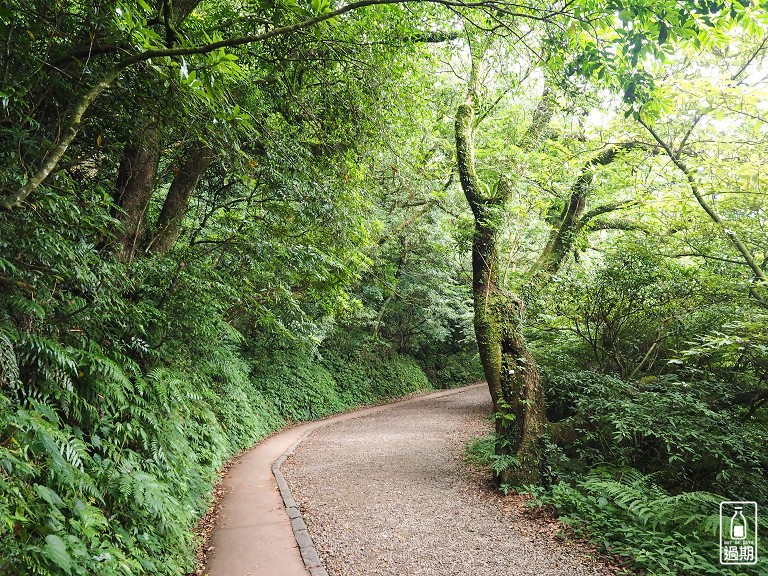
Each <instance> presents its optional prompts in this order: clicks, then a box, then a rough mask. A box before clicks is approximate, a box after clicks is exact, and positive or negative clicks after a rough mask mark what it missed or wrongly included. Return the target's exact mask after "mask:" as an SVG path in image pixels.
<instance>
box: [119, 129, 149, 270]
mask: <svg viewBox="0 0 768 576" xmlns="http://www.w3.org/2000/svg"><path fill="white" fill-rule="evenodd" d="M159 161H160V131H159V129H158V127H157V125H156V124H149V125H147V126H146V127H145V128H144V130H143V131H142V134H141V136H140V137H139V138H138V141H136V142H130V143H128V144H126V145H125V148H123V157H122V158H121V160H120V168H119V171H118V175H117V190H116V194H115V202H116V204H117V207H118V209H119V210H118V213H117V219H118V220H119V221H120V230H119V231H118V233H117V234H116V235H115V253H116V255H117V258H118V259H119V260H121V261H123V262H130V261H132V260H133V258H134V256H135V254H136V249H137V247H138V246H139V243H140V241H141V239H142V237H143V235H144V216H145V214H146V212H147V208H148V207H149V202H150V200H151V199H152V192H153V191H154V185H155V174H156V172H157V165H158V163H159Z"/></svg>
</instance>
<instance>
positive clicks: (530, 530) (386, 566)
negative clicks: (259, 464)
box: [275, 387, 613, 576]
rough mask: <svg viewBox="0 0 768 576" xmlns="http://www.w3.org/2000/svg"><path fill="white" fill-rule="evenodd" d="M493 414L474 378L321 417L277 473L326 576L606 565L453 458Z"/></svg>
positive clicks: (532, 573)
mask: <svg viewBox="0 0 768 576" xmlns="http://www.w3.org/2000/svg"><path fill="white" fill-rule="evenodd" d="M490 411H491V405H490V398H489V395H488V391H487V388H484V387H474V388H470V389H468V390H467V391H464V392H461V393H458V394H454V395H450V396H445V397H441V398H425V399H422V400H419V401H416V402H414V403H410V404H406V405H400V406H395V407H393V408H390V409H387V410H384V411H380V412H377V413H375V414H371V415H368V416H364V417H361V418H356V419H353V420H346V421H343V422H340V423H335V424H331V425H328V426H323V427H321V428H318V429H317V430H315V431H314V432H313V433H312V434H311V435H310V436H309V437H308V438H306V439H305V440H304V441H303V442H302V443H301V444H300V445H299V447H298V448H297V450H296V452H295V453H294V455H293V456H291V457H290V458H289V459H288V461H287V462H286V463H285V465H284V466H283V468H282V470H283V473H284V475H285V477H286V479H287V480H288V483H289V484H290V485H291V488H292V491H293V496H294V498H295V499H296V501H297V502H298V503H299V506H300V508H301V511H302V514H303V516H304V519H305V521H306V523H307V525H308V526H309V531H310V533H311V535H312V537H313V539H314V541H315V544H316V545H317V548H318V552H319V555H320V558H321V559H322V560H323V562H324V564H325V567H326V568H327V570H328V572H329V573H330V574H331V576H363V575H365V576H375V575H387V576H390V575H391V576H463V575H467V576H486V575H487V576H499V575H500V574H503V575H505V576H555V575H557V576H571V575H573V576H585V575H607V574H612V573H613V572H612V571H611V570H610V569H609V568H607V567H606V566H605V565H604V564H602V563H601V561H600V560H599V559H595V558H594V557H592V556H590V554H589V553H588V552H585V551H584V550H582V549H580V548H578V547H576V546H574V545H573V544H570V543H564V542H562V541H560V540H558V539H556V538H555V537H554V536H552V530H546V529H542V528H541V526H537V525H536V523H535V521H533V520H531V518H530V516H528V515H526V514H522V513H521V512H520V510H519V508H518V507H515V506H510V505H509V502H508V501H507V502H505V501H504V499H503V498H500V497H499V496H497V495H495V494H494V493H493V492H491V491H489V490H488V489H487V487H484V486H483V485H482V481H481V480H480V479H479V477H478V475H477V474H474V475H473V474H472V473H471V472H470V471H469V470H468V468H467V466H466V465H465V464H464V463H463V462H462V461H461V454H462V451H463V448H464V444H465V442H466V441H467V440H468V439H469V438H470V437H472V436H480V435H483V434H485V433H487V432H488V431H489V428H490V424H489V423H488V422H487V421H484V420H483V418H484V417H485V416H487V415H488V414H489V413H490ZM275 574H278V572H276V573H275Z"/></svg>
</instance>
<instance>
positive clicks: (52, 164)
mask: <svg viewBox="0 0 768 576" xmlns="http://www.w3.org/2000/svg"><path fill="white" fill-rule="evenodd" d="M417 1H419V0H358V1H357V2H351V3H349V4H346V5H344V6H341V7H340V8H337V9H336V10H332V11H330V12H326V13H324V14H319V15H317V16H315V17H313V18H309V19H307V20H303V21H301V22H296V23H294V24H289V25H287V26H282V27H280V28H274V29H272V30H268V31H266V32H263V33H261V34H255V35H252V36H243V37H240V38H229V39H227V40H220V41H218V42H211V43H210V44H204V45H200V46H190V47H171V48H162V49H153V50H145V51H144V52H139V53H136V54H133V55H132V56H128V57H126V58H125V59H124V60H123V61H121V62H118V63H117V64H115V66H114V67H113V68H112V69H111V70H109V71H108V72H107V73H106V74H105V75H104V76H103V77H102V78H101V80H99V81H98V82H97V83H96V84H95V85H94V86H93V87H91V88H90V89H89V90H88V91H87V92H86V93H85V94H84V95H83V96H82V97H81V98H80V100H79V101H78V102H77V103H76V104H75V105H74V106H73V108H72V111H71V112H70V114H69V118H68V120H67V122H66V127H65V128H64V130H63V135H62V136H61V138H60V139H59V141H58V142H57V143H56V144H55V145H54V147H53V149H52V150H51V151H50V153H49V154H48V157H47V159H46V160H45V161H44V162H43V164H42V166H40V167H39V168H38V169H37V171H35V173H34V174H32V175H31V176H30V177H29V178H28V180H27V181H26V182H25V183H24V185H23V186H21V187H20V188H18V189H17V190H15V191H14V192H11V193H10V194H7V195H6V196H5V198H3V199H2V200H0V209H3V210H8V209H11V208H15V207H17V206H19V205H20V204H21V203H22V202H24V201H25V200H26V199H27V197H28V196H29V195H30V194H32V193H33V192H34V191H35V190H37V188H38V187H39V186H40V185H41V184H42V183H43V182H44V181H45V179H46V178H47V177H48V176H49V175H50V174H51V172H52V171H53V170H54V169H55V168H56V165H57V164H58V163H59V161H60V160H61V158H62V157H63V156H64V154H65V153H66V151H67V149H68V148H69V145H70V144H71V143H72V141H73V140H74V138H75V136H77V133H78V132H79V130H80V127H81V123H82V119H83V115H84V114H85V112H86V111H87V110H88V108H89V107H90V106H91V104H93V102H94V101H95V100H96V99H97V98H98V97H99V96H100V95H101V93H102V92H104V90H106V89H107V88H108V87H109V86H110V85H111V84H112V83H113V82H114V81H115V80H116V79H117V78H118V77H119V76H120V74H122V72H123V71H124V70H126V69H128V68H130V67H131V66H134V65H136V64H138V63H140V62H146V61H147V60H152V59H154V58H169V57H173V56H192V55H198V54H208V53H211V52H214V51H216V50H219V49H220V48H233V47H237V46H243V45H247V44H254V43H258V42H263V41H265V40H269V39H270V38H275V37H277V36H284V35H287V34H292V33H294V32H298V31H301V30H304V29H306V28H311V27H312V26H315V25H317V24H319V23H321V22H325V21H326V20H330V19H332V18H335V17H337V16H341V15H342V14H346V13H347V12H352V11H354V10H359V9H361V8H365V7H367V6H377V5H386V4H406V3H411V2H417ZM426 1H428V2H430V3H432V4H438V5H441V6H446V7H449V8H479V7H485V8H489V7H494V8H496V9H498V10H501V9H502V8H501V7H503V6H504V5H505V3H504V2H495V1H493V0H489V1H481V2H462V1H460V0H426ZM504 14H507V15H509V16H519V17H521V18H527V19H535V20H544V19H546V18H547V17H548V16H550V15H549V14H548V13H547V14H545V15H544V16H536V15H534V14H527V13H525V12H519V13H517V12H511V11H509V10H504Z"/></svg>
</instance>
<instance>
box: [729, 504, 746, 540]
mask: <svg viewBox="0 0 768 576" xmlns="http://www.w3.org/2000/svg"><path fill="white" fill-rule="evenodd" d="M734 510H735V512H734V513H733V517H732V518H731V539H732V540H744V539H745V538H746V537H747V520H746V518H744V514H743V513H742V511H741V506H736V507H735V508H734Z"/></svg>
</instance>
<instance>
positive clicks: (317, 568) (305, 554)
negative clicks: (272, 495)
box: [272, 383, 485, 576]
mask: <svg viewBox="0 0 768 576" xmlns="http://www.w3.org/2000/svg"><path fill="white" fill-rule="evenodd" d="M478 386H485V384H484V383H481V384H472V385H470V386H463V387H461V388H451V389H449V390H442V391H439V392H433V393H430V394H423V395H420V396H416V397H415V398H409V399H407V400H398V401H396V402H392V403H389V404H383V405H381V406H374V407H371V408H363V409H361V410H356V411H354V412H348V413H346V414H340V415H338V416H332V417H330V418H328V419H326V420H323V421H321V422H322V424H321V425H320V426H316V427H313V428H310V429H309V430H307V431H305V432H304V433H303V434H302V435H301V436H300V437H299V438H298V439H297V440H296V441H295V442H294V443H293V444H291V446H290V447H289V448H288V450H286V451H285V452H283V453H282V455H281V456H280V457H279V458H278V459H277V460H275V463H274V464H273V465H272V474H274V476H275V480H276V481H277V487H278V489H279V490H280V495H281V496H282V497H283V503H284V504H285V511H286V513H287V514H288V518H290V519H291V527H292V528H293V535H294V537H295V538H296V543H297V544H298V546H299V552H300V553H301V559H302V560H303V561H304V566H305V567H306V568H307V571H308V572H309V573H310V575H311V576H328V572H327V571H326V569H325V567H324V566H323V563H322V561H321V560H320V556H319V555H318V554H317V547H316V546H315V543H314V541H313V540H312V536H311V535H310V534H309V530H308V529H307V524H306V522H304V518H303V517H302V516H301V511H300V510H299V507H298V505H297V504H296V500H295V499H294V498H293V493H292V492H291V488H290V486H288V483H287V482H286V481H285V477H284V476H283V473H282V471H281V470H280V469H281V468H282V466H283V464H284V463H285V461H286V460H288V458H290V456H291V455H292V454H293V453H294V451H295V450H296V448H298V447H299V444H301V443H302V442H303V441H304V439H305V438H306V437H307V436H309V435H310V434H312V433H313V432H315V431H316V430H319V429H320V428H322V427H323V426H327V425H330V424H333V423H335V422H338V421H342V420H348V419H349V418H343V416H353V417H355V418H359V417H362V416H366V415H368V414H373V413H376V412H381V411H383V410H386V409H388V408H393V407H395V406H402V405H404V404H411V403H413V402H417V401H419V400H426V399H428V398H430V399H431V398H442V397H444V396H451V395H453V394H460V393H462V392H466V391H467V390H470V389H473V388H476V387H478Z"/></svg>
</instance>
